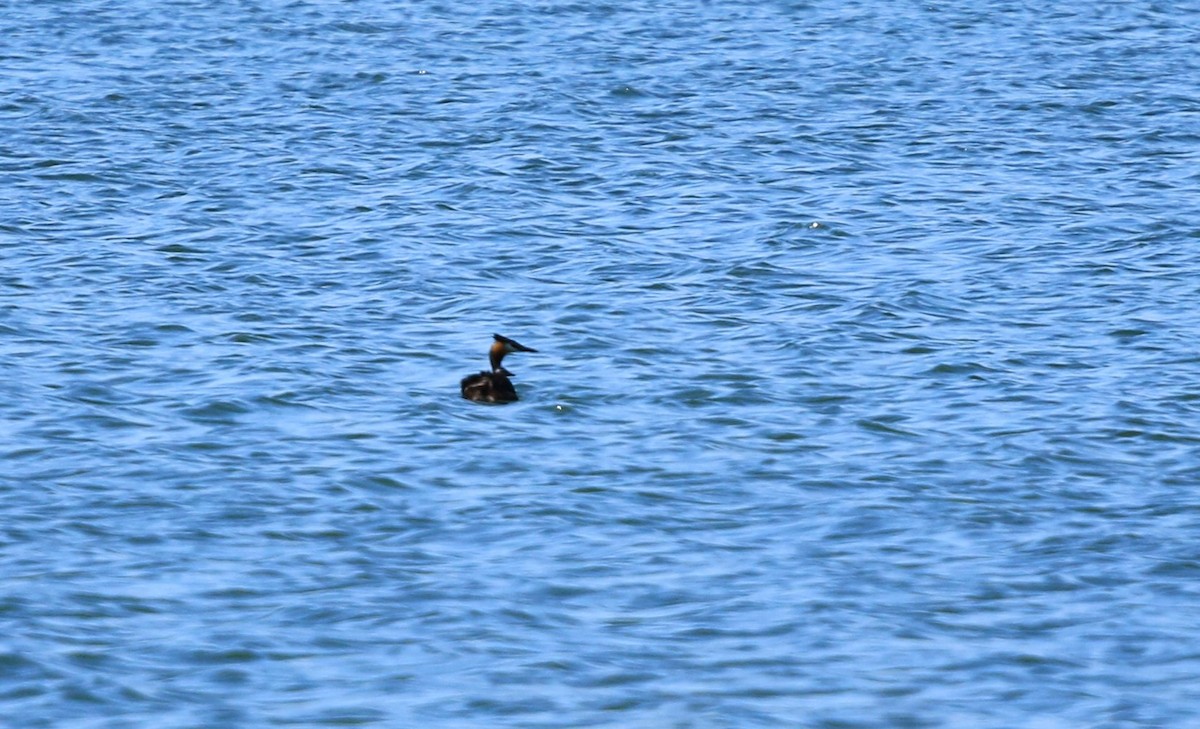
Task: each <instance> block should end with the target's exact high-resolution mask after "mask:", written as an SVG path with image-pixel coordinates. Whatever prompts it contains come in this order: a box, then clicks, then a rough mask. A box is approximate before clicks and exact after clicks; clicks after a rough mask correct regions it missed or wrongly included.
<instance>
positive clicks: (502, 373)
mask: <svg viewBox="0 0 1200 729" xmlns="http://www.w3.org/2000/svg"><path fill="white" fill-rule="evenodd" d="M492 338H493V339H494V340H495V341H494V342H492V347H491V349H490V350H488V360H489V361H490V362H491V365H492V371H491V372H487V371H484V372H480V373H479V374H477V375H467V376H466V377H464V378H463V379H462V382H461V383H460V384H461V386H462V396H463V397H465V398H466V399H468V400H472V401H474V402H494V403H504V402H514V401H515V400H517V388H515V387H513V384H512V380H510V379H508V378H510V377H515V375H514V374H513V373H511V372H509V371H508V370H506V369H504V367H503V366H501V364H500V363H501V362H503V361H504V355H506V354H509V353H510V352H536V351H537V350H536V349H533V348H531V347H526V346H525V345H523V344H521V343H520V342H517V341H514V340H512V339H509V338H508V337H502V336H500V335H499V334H493V335H492Z"/></svg>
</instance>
